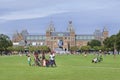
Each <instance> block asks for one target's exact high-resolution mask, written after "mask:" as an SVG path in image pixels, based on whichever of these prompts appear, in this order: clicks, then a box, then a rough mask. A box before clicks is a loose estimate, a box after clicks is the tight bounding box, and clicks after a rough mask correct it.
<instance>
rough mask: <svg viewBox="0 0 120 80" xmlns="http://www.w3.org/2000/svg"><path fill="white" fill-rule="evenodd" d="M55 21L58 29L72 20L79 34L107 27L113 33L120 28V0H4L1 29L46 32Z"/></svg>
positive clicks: (0, 9) (0, 8)
mask: <svg viewBox="0 0 120 80" xmlns="http://www.w3.org/2000/svg"><path fill="white" fill-rule="evenodd" d="M51 21H52V22H53V23H54V26H55V28H56V31H58V32H63V31H66V29H67V27H68V21H72V22H73V26H74V28H75V31H76V33H77V34H93V32H94V31H95V29H101V31H102V29H103V28H104V27H107V28H108V30H109V33H110V35H113V34H116V33H118V31H119V30H120V0H0V33H3V34H7V35H10V36H11V35H12V34H13V33H15V32H16V31H18V32H20V31H21V30H23V29H27V30H28V32H29V33H31V34H44V33H45V31H46V28H47V27H48V25H49V23H50V22H51Z"/></svg>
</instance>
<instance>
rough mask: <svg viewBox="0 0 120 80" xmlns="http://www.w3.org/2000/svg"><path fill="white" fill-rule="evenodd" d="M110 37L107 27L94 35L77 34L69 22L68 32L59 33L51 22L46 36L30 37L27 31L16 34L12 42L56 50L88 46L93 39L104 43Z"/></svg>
mask: <svg viewBox="0 0 120 80" xmlns="http://www.w3.org/2000/svg"><path fill="white" fill-rule="evenodd" d="M108 35H109V32H108V30H107V29H106V28H105V27H104V28H103V30H102V31H101V30H95V32H93V34H85V35H83V34H76V33H75V30H74V26H73V24H72V21H69V23H68V27H67V28H66V32H57V31H55V27H54V24H53V23H52V22H51V23H50V24H49V26H48V28H47V29H46V33H45V34H44V35H30V34H29V33H28V32H27V30H23V31H22V32H21V33H15V34H14V35H13V38H12V41H13V43H14V45H24V44H25V43H26V44H27V45H32V46H43V45H46V46H48V47H49V48H51V49H52V50H54V49H56V48H58V47H62V48H63V49H69V48H70V47H72V46H78V47H81V46H86V45H87V43H88V41H91V40H93V39H95V40H99V41H101V42H102V41H103V40H104V39H106V38H107V37H108Z"/></svg>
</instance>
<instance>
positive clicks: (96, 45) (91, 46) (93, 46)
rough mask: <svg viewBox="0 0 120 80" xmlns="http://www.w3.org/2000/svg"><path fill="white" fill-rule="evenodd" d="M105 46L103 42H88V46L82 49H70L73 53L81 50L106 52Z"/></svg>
mask: <svg viewBox="0 0 120 80" xmlns="http://www.w3.org/2000/svg"><path fill="white" fill-rule="evenodd" d="M104 49H105V48H104V46H102V45H101V42H100V41H98V40H91V41H90V42H88V44H87V46H82V47H77V46H73V47H71V48H70V50H71V51H77V50H81V51H90V50H91V51H93V50H95V51H98V50H104Z"/></svg>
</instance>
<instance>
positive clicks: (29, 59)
mask: <svg viewBox="0 0 120 80" xmlns="http://www.w3.org/2000/svg"><path fill="white" fill-rule="evenodd" d="M28 64H29V66H31V57H30V55H28Z"/></svg>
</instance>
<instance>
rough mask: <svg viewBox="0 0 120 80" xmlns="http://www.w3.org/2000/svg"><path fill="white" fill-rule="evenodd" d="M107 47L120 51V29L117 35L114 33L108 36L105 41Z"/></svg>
mask: <svg viewBox="0 0 120 80" xmlns="http://www.w3.org/2000/svg"><path fill="white" fill-rule="evenodd" d="M103 43H104V46H105V48H107V49H109V50H112V51H114V50H115V49H116V50H117V51H118V52H119V51H120V31H119V33H117V34H116V35H112V36H110V37H108V38H106V39H105V40H104V41H103Z"/></svg>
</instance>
